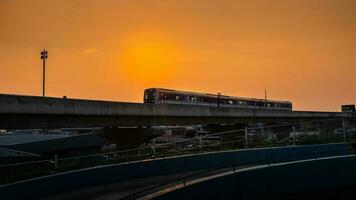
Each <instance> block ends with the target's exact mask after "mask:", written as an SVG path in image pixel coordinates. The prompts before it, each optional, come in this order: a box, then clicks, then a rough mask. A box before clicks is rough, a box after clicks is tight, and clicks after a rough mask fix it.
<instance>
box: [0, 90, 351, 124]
mask: <svg viewBox="0 0 356 200" xmlns="http://www.w3.org/2000/svg"><path fill="white" fill-rule="evenodd" d="M328 118H347V119H356V114H355V113H342V112H311V111H292V112H291V111H279V110H258V109H246V108H228V107H221V108H218V107H210V106H194V105H175V104H157V105H156V104H143V103H127V102H111V101H94V100H80V99H67V98H65V99H64V98H52V97H45V98H43V97H37V96H19V95H4V94H1V95H0V128H3V129H11V128H71V127H118V126H154V125H191V124H218V123H249V122H281V121H282V122H285V121H298V120H316V119H328Z"/></svg>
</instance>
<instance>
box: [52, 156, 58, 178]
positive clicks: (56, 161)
mask: <svg viewBox="0 0 356 200" xmlns="http://www.w3.org/2000/svg"><path fill="white" fill-rule="evenodd" d="M53 164H54V173H55V174H56V173H57V172H58V155H57V154H55V155H54V163H53Z"/></svg>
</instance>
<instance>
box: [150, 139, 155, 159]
mask: <svg viewBox="0 0 356 200" xmlns="http://www.w3.org/2000/svg"><path fill="white" fill-rule="evenodd" d="M155 146H156V141H155V139H153V140H152V146H151V149H152V157H154V155H155V154H156V147H155Z"/></svg>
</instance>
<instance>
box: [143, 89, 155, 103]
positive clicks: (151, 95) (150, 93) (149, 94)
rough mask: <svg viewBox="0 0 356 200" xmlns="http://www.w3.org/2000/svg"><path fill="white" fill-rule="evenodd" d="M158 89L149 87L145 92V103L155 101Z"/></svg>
mask: <svg viewBox="0 0 356 200" xmlns="http://www.w3.org/2000/svg"><path fill="white" fill-rule="evenodd" d="M155 99H156V90H154V89H148V90H145V92H144V97H143V102H144V103H155Z"/></svg>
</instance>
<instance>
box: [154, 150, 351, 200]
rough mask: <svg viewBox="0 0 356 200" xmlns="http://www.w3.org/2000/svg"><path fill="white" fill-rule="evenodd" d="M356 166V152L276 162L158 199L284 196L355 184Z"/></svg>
mask: <svg viewBox="0 0 356 200" xmlns="http://www.w3.org/2000/svg"><path fill="white" fill-rule="evenodd" d="M355 167H356V157H355V156H349V157H340V158H328V159H321V160H311V161H305V162H299V163H291V164H283V165H277V166H273V165H272V166H269V167H265V168H261V169H254V170H249V171H243V172H239V173H237V174H232V175H227V176H224V177H219V178H215V179H211V180H208V181H204V182H201V183H197V184H194V185H190V186H188V187H185V188H181V189H178V190H175V191H173V192H170V193H166V194H164V195H162V196H159V197H156V198H155V199H157V200H165V199H170V200H172V199H173V200H174V199H214V200H216V199H227V200H229V199H241V200H245V199H275V198H276V197H277V199H283V197H291V196H295V195H296V194H300V193H302V194H305V193H308V192H315V191H323V190H324V191H325V190H331V189H340V188H350V187H353V188H354V187H356V182H355V178H356V171H355ZM309 198H310V196H309Z"/></svg>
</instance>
